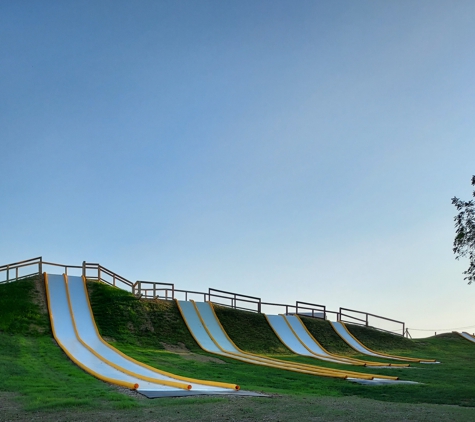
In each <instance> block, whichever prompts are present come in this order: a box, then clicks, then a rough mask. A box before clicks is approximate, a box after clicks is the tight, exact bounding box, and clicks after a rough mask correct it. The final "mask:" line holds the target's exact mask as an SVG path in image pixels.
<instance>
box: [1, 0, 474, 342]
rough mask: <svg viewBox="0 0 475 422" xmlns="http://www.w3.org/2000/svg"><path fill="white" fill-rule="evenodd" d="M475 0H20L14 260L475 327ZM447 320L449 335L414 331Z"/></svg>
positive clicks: (9, 45) (6, 67) (5, 13)
mask: <svg viewBox="0 0 475 422" xmlns="http://www.w3.org/2000/svg"><path fill="white" fill-rule="evenodd" d="M474 17H475V2H473V1H472V0H466V1H448V0H447V1H437V0H428V1H413V0H406V1H404V0H388V1H384V2H382V1H378V0H373V1H363V0H361V1H353V0H347V1H338V0H328V1H295V0H292V1H290V0H289V1H278V0H272V1H259V0H252V1H244V0H239V1H220V0H216V1H195V0H192V1H179V0H178V1H145V0H142V1H118V0H111V1H104V0H93V1H47V0H43V1H41V2H39V1H33V0H32V1H23V0H18V1H5V0H3V1H0V147H1V149H0V151H1V154H0V157H1V164H0V198H1V199H0V203H1V206H0V258H1V259H0V264H7V263H10V262H14V261H19V260H23V259H27V258H31V257H35V256H40V255H42V256H43V257H44V259H46V260H49V261H55V262H61V263H67V264H80V263H81V262H82V261H83V260H86V261H90V262H100V263H101V264H102V265H104V266H105V267H108V268H110V269H111V270H113V271H115V272H117V273H119V274H121V275H123V276H124V277H126V278H129V279H131V280H137V279H146V280H147V279H148V280H156V281H166V282H173V283H175V284H176V286H177V288H182V289H192V290H207V288H208V287H214V288H218V289H225V290H232V291H237V292H240V293H243V294H250V295H254V296H260V297H262V298H263V299H265V300H266V301H272V302H285V303H293V302H295V300H303V301H308V302H315V303H321V304H325V305H327V306H328V307H329V308H330V309H336V308H338V307H339V306H344V307H349V308H354V309H360V310H364V311H368V312H373V313H376V314H382V315H385V316H388V317H391V318H395V319H400V320H404V321H406V323H407V325H408V327H410V328H418V329H428V330H432V329H437V331H440V330H441V329H444V328H447V329H452V328H459V327H470V326H472V327H473V329H472V328H469V329H468V330H469V331H471V332H473V331H475V312H474V311H473V309H474V305H475V286H468V285H467V284H466V282H465V281H464V280H463V275H462V272H463V271H464V270H465V269H466V268H467V267H468V262H467V261H460V262H458V261H455V259H454V255H453V253H452V241H453V237H454V229H453V217H454V215H455V213H456V210H455V208H454V207H453V206H452V205H451V202H450V199H451V197H453V196H454V195H455V196H459V197H462V198H466V199H469V197H470V195H471V186H470V178H471V176H472V174H475V48H474V46H475V23H474ZM412 333H413V334H415V335H429V334H431V332H422V331H421V332H418V333H416V332H415V331H413V332H412Z"/></svg>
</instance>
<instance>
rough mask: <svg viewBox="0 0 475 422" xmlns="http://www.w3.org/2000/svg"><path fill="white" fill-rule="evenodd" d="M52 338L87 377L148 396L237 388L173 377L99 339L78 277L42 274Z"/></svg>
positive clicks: (221, 390) (82, 284)
mask: <svg viewBox="0 0 475 422" xmlns="http://www.w3.org/2000/svg"><path fill="white" fill-rule="evenodd" d="M45 285H46V293H47V299H48V307H49V313H50V320H51V326H52V329H53V335H54V338H55V340H56V341H57V343H58V344H59V346H60V347H61V348H62V349H63V350H64V352H65V353H66V354H67V355H68V356H69V357H70V359H71V360H72V361H73V362H75V363H76V364H77V365H78V366H80V367H81V368H82V369H84V370H85V371H86V372H88V373H90V374H91V375H93V376H95V377H97V378H99V379H101V380H103V381H106V382H109V383H112V384H116V385H120V386H124V387H127V388H132V389H136V390H137V391H138V392H140V393H142V394H144V395H146V396H148V397H165V396H168V397H172V396H188V395H197V394H233V393H235V392H236V388H238V387H237V386H235V385H233V384H225V383H215V382H213V381H201V380H194V379H189V378H185V377H180V376H175V375H173V374H168V373H166V372H163V371H159V370H157V369H155V368H152V367H150V366H147V365H145V364H143V363H140V362H137V361H135V360H133V359H132V358H130V357H128V356H126V355H124V354H123V353H121V352H120V351H118V350H117V349H115V348H113V347H112V346H110V345H109V344H107V343H106V342H105V341H104V340H103V339H102V337H100V335H99V332H98V331H97V327H96V325H95V321H94V317H93V315H92V312H91V309H90V304H89V299H88V296H87V291H86V289H85V282H84V280H83V279H82V278H81V277H71V276H69V277H68V276H66V275H63V276H61V275H52V274H50V275H48V274H45Z"/></svg>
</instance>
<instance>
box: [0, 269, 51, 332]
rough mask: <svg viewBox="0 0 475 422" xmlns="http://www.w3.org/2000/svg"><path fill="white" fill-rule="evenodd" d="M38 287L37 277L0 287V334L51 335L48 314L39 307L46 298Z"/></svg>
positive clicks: (44, 308) (44, 309) (43, 308)
mask: <svg viewBox="0 0 475 422" xmlns="http://www.w3.org/2000/svg"><path fill="white" fill-rule="evenodd" d="M39 286H40V284H39V282H38V279H37V277H30V278H27V279H24V280H22V281H18V282H15V283H5V284H1V285H0V333H9V334H21V335H28V336H38V335H43V334H47V335H50V334H51V330H50V324H49V317H48V312H47V310H46V307H45V306H41V301H42V300H43V301H44V300H46V298H45V297H42V295H43V294H44V292H42V291H41V290H40V288H39Z"/></svg>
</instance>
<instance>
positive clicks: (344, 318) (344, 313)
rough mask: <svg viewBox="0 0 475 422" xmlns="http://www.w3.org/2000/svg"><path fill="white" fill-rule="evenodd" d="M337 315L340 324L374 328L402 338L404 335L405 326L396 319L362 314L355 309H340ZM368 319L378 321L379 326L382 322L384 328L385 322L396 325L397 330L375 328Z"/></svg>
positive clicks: (367, 313)
mask: <svg viewBox="0 0 475 422" xmlns="http://www.w3.org/2000/svg"><path fill="white" fill-rule="evenodd" d="M348 312H350V313H353V314H357V315H358V316H355V315H351V314H350V313H348ZM339 314H340V318H339V319H340V321H341V322H345V323H349V324H355V325H363V326H365V327H372V328H376V329H377V330H379V331H384V332H387V333H392V334H398V335H401V336H404V335H405V334H406V324H405V323H404V322H403V321H398V320H396V319H391V318H386V317H383V316H381V315H375V314H371V313H369V312H362V311H357V310H355V309H348V308H340V311H339ZM370 318H371V319H376V320H378V323H379V324H381V322H382V321H384V325H385V326H387V325H388V324H387V322H389V323H390V324H391V325H394V324H396V326H397V328H396V329H394V330H388V329H384V328H381V327H377V326H375V325H373V323H374V322H373V323H372V324H370Z"/></svg>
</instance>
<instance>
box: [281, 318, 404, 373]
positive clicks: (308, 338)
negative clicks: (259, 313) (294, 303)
mask: <svg viewBox="0 0 475 422" xmlns="http://www.w3.org/2000/svg"><path fill="white" fill-rule="evenodd" d="M283 317H284V318H285V320H286V321H287V323H288V325H289V326H290V327H291V328H292V331H293V332H294V334H295V335H296V337H297V338H298V339H299V340H300V341H301V342H302V344H303V345H305V346H306V347H307V348H308V349H309V350H311V351H312V352H313V353H314V354H316V355H317V356H318V357H319V358H320V356H328V357H330V358H332V359H336V360H337V361H338V363H343V364H350V365H366V366H372V367H381V368H384V367H388V366H395V367H399V368H405V367H409V364H407V363H381V362H369V361H364V360H360V359H356V358H350V357H347V356H339V355H334V354H332V353H329V352H327V351H326V350H325V349H324V348H323V347H322V345H321V344H320V343H319V342H318V341H317V340H315V338H314V337H313V336H312V335H311V334H310V333H309V332H308V330H307V328H306V327H305V325H304V323H303V322H302V320H301V319H300V318H299V317H298V316H295V315H283Z"/></svg>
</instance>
